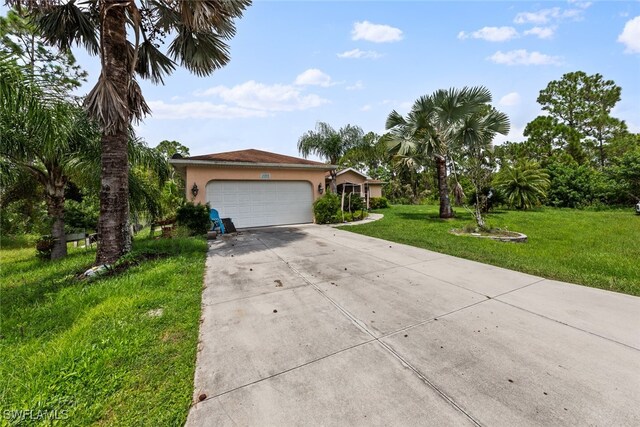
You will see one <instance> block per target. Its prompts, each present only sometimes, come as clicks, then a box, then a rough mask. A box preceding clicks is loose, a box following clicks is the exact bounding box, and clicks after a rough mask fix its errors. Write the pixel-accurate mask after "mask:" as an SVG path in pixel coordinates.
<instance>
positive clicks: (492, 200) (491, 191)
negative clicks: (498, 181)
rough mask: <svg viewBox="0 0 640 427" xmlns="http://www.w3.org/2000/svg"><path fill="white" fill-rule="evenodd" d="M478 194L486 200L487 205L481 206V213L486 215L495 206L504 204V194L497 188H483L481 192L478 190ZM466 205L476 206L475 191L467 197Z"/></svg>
mask: <svg viewBox="0 0 640 427" xmlns="http://www.w3.org/2000/svg"><path fill="white" fill-rule="evenodd" d="M480 192H481V193H482V194H483V195H484V196H485V197H486V198H487V199H486V200H487V203H486V204H485V205H484V206H482V213H487V212H489V211H490V210H491V209H493V208H495V207H496V206H499V205H504V204H506V198H505V196H504V193H503V192H502V191H501V190H499V189H497V188H493V187H484V188H483V189H482V190H480ZM489 195H491V197H489ZM468 203H469V204H470V205H471V206H475V204H476V192H475V191H474V192H472V193H471V194H470V195H469V198H468Z"/></svg>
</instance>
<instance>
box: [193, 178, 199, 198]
mask: <svg viewBox="0 0 640 427" xmlns="http://www.w3.org/2000/svg"><path fill="white" fill-rule="evenodd" d="M198 191H200V190H199V189H198V185H197V184H196V183H195V182H194V183H193V187H191V194H193V197H196V196H197V195H198Z"/></svg>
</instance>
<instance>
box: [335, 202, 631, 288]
mask: <svg viewBox="0 0 640 427" xmlns="http://www.w3.org/2000/svg"><path fill="white" fill-rule="evenodd" d="M377 212H380V213H383V214H384V218H383V219H382V220H380V221H376V222H373V223H369V224H364V225H359V226H351V227H343V229H344V230H348V231H352V232H355V233H360V234H365V235H368V236H373V237H379V238H382V239H387V240H391V241H394V242H398V243H405V244H408V245H412V246H417V247H421V248H425V249H430V250H433V251H437V252H442V253H446V254H449V255H454V256H458V257H461V258H467V259H471V260H475V261H480V262H484V263H487V264H492V265H496V266H500V267H504V268H509V269H513V270H518V271H522V272H525V273H529V274H534V275H538V276H542V277H546V278H550V279H556V280H561V281H566V282H571V283H578V284H582V285H586V286H592V287H596V288H602V289H608V290H612V291H617V292H623V293H627V294H631V295H639V296H640V262H639V261H638V260H640V216H637V215H635V214H634V213H633V211H632V210H619V211H618V210H609V211H601V212H593V211H582V210H573V209H553V208H543V209H539V210H534V211H497V212H495V213H492V214H490V215H489V216H488V221H489V223H490V224H491V225H492V226H493V227H500V228H506V229H508V230H511V231H519V232H522V233H525V234H526V235H527V236H528V237H529V241H528V243H524V244H519V243H502V242H495V241H490V240H488V239H480V238H474V237H462V236H454V235H452V234H450V233H449V230H450V229H452V228H462V227H464V226H465V225H466V224H471V223H472V222H473V219H472V218H471V215H470V214H468V213H467V212H466V211H464V210H463V209H462V208H457V209H456V215H457V217H456V218H455V219H452V220H441V219H439V218H438V207H437V206H428V205H419V206H400V205H396V206H393V207H391V208H388V209H382V210H380V211H377Z"/></svg>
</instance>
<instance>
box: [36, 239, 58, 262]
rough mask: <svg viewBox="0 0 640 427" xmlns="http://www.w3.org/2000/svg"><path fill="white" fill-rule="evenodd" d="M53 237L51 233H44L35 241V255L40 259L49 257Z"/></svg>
mask: <svg viewBox="0 0 640 427" xmlns="http://www.w3.org/2000/svg"><path fill="white" fill-rule="evenodd" d="M54 243H55V239H54V238H53V236H51V235H48V234H47V235H44V236H42V237H40V238H39V239H38V241H37V242H36V256H37V257H38V258H40V259H51V251H52V250H53V244H54Z"/></svg>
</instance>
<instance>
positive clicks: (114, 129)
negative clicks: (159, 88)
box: [8, 0, 251, 264]
mask: <svg viewBox="0 0 640 427" xmlns="http://www.w3.org/2000/svg"><path fill="white" fill-rule="evenodd" d="M8 3H9V4H11V5H15V6H16V7H23V8H26V9H27V11H28V12H29V13H30V17H31V18H32V19H33V22H34V23H35V24H36V25H37V27H38V29H39V31H41V32H42V34H43V35H44V36H45V38H46V39H47V40H48V41H49V42H51V43H53V44H56V45H58V46H59V47H60V48H62V49H63V50H66V49H69V48H70V47H71V45H72V44H74V43H75V44H77V45H82V46H84V47H85V48H86V49H87V50H88V51H89V53H91V54H95V55H98V56H99V57H100V64H101V73H100V77H99V78H98V82H97V84H96V85H95V87H94V88H93V89H92V90H91V91H90V92H89V94H88V96H87V98H86V100H85V108H86V110H87V112H88V113H89V116H90V117H91V118H93V119H95V120H97V121H98V123H99V124H100V127H101V131H102V150H101V182H102V183H101V188H100V220H99V224H98V235H99V245H98V251H97V256H96V262H97V263H98V264H103V263H112V262H114V261H115V260H116V259H117V258H119V257H120V256H121V255H123V254H124V253H126V252H128V251H129V250H130V247H131V236H130V234H129V226H128V223H129V201H128V186H129V159H128V155H127V145H128V142H129V139H130V132H129V127H130V124H131V123H132V121H137V120H140V119H141V118H143V117H144V116H145V115H146V114H148V113H149V112H150V110H149V107H148V106H147V104H146V102H145V100H144V97H143V96H142V91H141V89H140V86H139V85H138V83H137V81H136V76H139V77H141V78H143V79H149V80H151V82H152V83H154V84H159V83H163V78H164V77H165V76H166V75H168V74H171V72H172V71H173V70H174V69H175V67H176V62H174V61H177V62H178V63H180V65H182V66H184V67H185V68H187V69H188V70H189V71H191V72H193V73H195V74H196V75H198V76H206V75H209V74H211V73H212V72H213V71H214V70H216V69H219V68H221V67H223V66H225V65H226V64H227V63H228V62H229V60H230V57H229V46H228V45H227V44H226V43H225V42H226V40H229V39H231V38H232V37H233V35H234V34H235V24H234V22H233V20H234V19H235V18H239V17H240V16H242V13H243V11H244V10H245V8H246V7H248V6H249V5H250V4H251V2H250V0H225V1H218V0H182V1H178V2H176V1H173V0H139V1H138V2H136V1H133V0H132V1H127V2H122V1H119V0H95V1H90V2H85V3H83V4H82V5H77V4H76V3H75V1H74V0H70V1H63V0H58V1H55V0H54V1H52V0H8ZM128 36H130V37H131V39H129V38H128ZM166 37H171V38H172V40H171V42H169V43H166V44H165V43H164V39H165V38H166ZM161 46H167V55H165V53H163V52H162V51H161V50H160V47H161Z"/></svg>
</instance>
